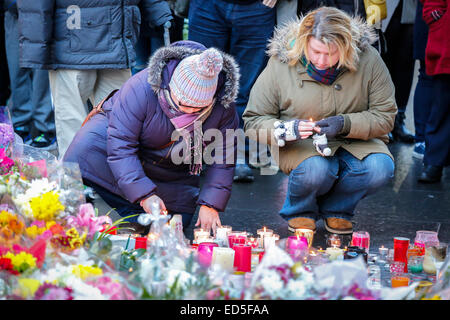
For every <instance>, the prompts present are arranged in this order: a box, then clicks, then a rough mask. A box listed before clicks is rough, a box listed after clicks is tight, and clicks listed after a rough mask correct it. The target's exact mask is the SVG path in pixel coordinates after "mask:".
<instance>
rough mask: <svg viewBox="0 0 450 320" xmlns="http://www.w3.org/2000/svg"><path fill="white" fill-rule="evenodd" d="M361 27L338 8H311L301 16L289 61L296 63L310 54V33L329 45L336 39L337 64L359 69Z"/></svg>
mask: <svg viewBox="0 0 450 320" xmlns="http://www.w3.org/2000/svg"><path fill="white" fill-rule="evenodd" d="M359 33H360V31H359V30H358V28H357V27H356V25H355V24H354V23H353V22H352V18H351V17H350V16H349V15H348V14H347V13H345V12H344V11H341V10H339V9H336V8H333V7H321V8H318V9H316V10H314V11H311V12H309V13H308V14H307V15H306V16H304V17H303V19H301V22H300V26H299V28H298V32H297V34H296V38H295V43H294V45H293V47H292V49H290V50H289V51H288V59H289V62H288V64H289V65H290V66H293V65H295V64H296V63H297V62H298V61H299V59H300V58H301V57H302V56H305V57H306V59H307V61H310V59H309V57H308V50H307V48H308V43H309V39H310V38H311V37H314V38H316V39H317V40H320V41H322V42H323V43H325V44H326V45H327V46H328V48H329V44H330V43H333V44H335V45H336V46H337V48H338V51H339V63H338V68H342V67H345V68H347V69H349V70H350V71H356V69H357V65H358V62H359V53H360V49H359V48H358V41H357V40H356V39H359V36H358V35H359Z"/></svg>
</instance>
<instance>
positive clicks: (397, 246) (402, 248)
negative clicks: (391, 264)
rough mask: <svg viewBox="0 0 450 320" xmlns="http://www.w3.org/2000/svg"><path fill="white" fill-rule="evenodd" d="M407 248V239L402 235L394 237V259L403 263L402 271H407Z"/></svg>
mask: <svg viewBox="0 0 450 320" xmlns="http://www.w3.org/2000/svg"><path fill="white" fill-rule="evenodd" d="M408 248H409V239H408V238H403V237H395V238H394V261H400V262H404V263H405V269H404V272H408Z"/></svg>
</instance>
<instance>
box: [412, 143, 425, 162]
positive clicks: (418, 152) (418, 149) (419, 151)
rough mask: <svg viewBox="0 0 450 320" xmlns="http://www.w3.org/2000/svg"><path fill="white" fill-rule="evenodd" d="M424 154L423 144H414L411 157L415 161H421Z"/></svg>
mask: <svg viewBox="0 0 450 320" xmlns="http://www.w3.org/2000/svg"><path fill="white" fill-rule="evenodd" d="M424 154H425V142H416V144H415V145H414V150H413V153H412V156H413V157H414V158H416V159H423V155H424Z"/></svg>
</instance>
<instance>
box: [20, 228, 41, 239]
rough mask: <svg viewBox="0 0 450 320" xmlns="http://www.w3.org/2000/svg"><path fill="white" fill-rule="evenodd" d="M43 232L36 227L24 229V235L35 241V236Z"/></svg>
mask: <svg viewBox="0 0 450 320" xmlns="http://www.w3.org/2000/svg"><path fill="white" fill-rule="evenodd" d="M45 230H46V229H45V228H39V227H38V226H36V225H33V226H31V227H28V228H26V229H25V233H26V235H27V236H28V237H30V238H31V239H35V238H36V237H37V236H40V235H41V234H43V233H44V231H45Z"/></svg>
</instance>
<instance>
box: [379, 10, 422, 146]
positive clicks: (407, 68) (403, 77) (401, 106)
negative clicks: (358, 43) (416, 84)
mask: <svg viewBox="0 0 450 320" xmlns="http://www.w3.org/2000/svg"><path fill="white" fill-rule="evenodd" d="M401 15H402V5H398V6H397V8H396V10H395V12H394V14H393V16H392V18H391V20H390V21H389V25H388V27H387V29H386V32H385V38H386V46H387V52H386V53H385V54H384V55H383V60H384V61H385V63H386V66H387V67H388V69H389V72H390V74H391V78H392V82H393V83H394V86H395V100H396V102H397V107H398V114H397V116H396V118H395V124H394V129H393V130H392V135H393V138H394V139H396V140H399V141H402V142H406V143H412V142H414V136H413V135H412V134H411V132H409V131H408V130H407V129H406V127H405V124H404V121H405V112H406V106H407V105H408V99H409V96H410V92H411V86H412V81H413V77H414V64H415V61H414V59H413V33H414V25H413V24H401V23H400V21H401Z"/></svg>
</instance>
